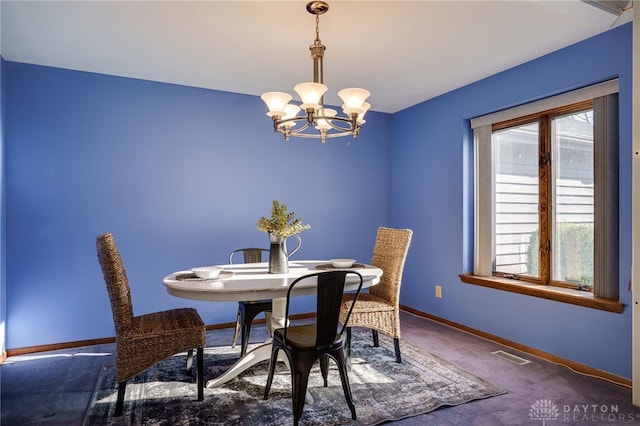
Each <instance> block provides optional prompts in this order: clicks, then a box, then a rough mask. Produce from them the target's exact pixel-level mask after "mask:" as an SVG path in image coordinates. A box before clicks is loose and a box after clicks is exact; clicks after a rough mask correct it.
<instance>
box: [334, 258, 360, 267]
mask: <svg viewBox="0 0 640 426" xmlns="http://www.w3.org/2000/svg"><path fill="white" fill-rule="evenodd" d="M330 262H331V266H333V267H334V268H351V267H352V266H353V264H354V263H355V262H356V260H355V259H331V260H330Z"/></svg>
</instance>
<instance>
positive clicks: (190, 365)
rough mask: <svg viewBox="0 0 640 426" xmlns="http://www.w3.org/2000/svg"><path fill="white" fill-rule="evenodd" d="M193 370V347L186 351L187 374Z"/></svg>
mask: <svg viewBox="0 0 640 426" xmlns="http://www.w3.org/2000/svg"><path fill="white" fill-rule="evenodd" d="M192 371H193V349H189V350H188V351H187V376H190V375H191V372H192Z"/></svg>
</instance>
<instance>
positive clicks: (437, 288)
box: [436, 285, 442, 298]
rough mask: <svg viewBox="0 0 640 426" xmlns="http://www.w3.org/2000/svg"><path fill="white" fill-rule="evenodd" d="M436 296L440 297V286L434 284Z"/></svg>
mask: <svg viewBox="0 0 640 426" xmlns="http://www.w3.org/2000/svg"><path fill="white" fill-rule="evenodd" d="M436 297H438V298H440V297H442V286H439V285H437V286H436Z"/></svg>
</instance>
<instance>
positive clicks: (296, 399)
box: [291, 361, 311, 426]
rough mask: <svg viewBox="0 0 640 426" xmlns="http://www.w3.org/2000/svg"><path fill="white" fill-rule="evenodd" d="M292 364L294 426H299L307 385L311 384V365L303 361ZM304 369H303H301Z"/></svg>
mask: <svg viewBox="0 0 640 426" xmlns="http://www.w3.org/2000/svg"><path fill="white" fill-rule="evenodd" d="M296 362H297V361H294V362H293V363H292V364H291V368H292V371H291V397H292V398H293V401H292V402H293V424H294V426H297V425H298V423H299V422H300V418H301V417H302V412H303V410H304V403H305V400H306V397H307V385H308V383H309V371H310V370H311V365H308V362H305V361H301V362H299V363H298V364H296ZM301 368H302V369H301Z"/></svg>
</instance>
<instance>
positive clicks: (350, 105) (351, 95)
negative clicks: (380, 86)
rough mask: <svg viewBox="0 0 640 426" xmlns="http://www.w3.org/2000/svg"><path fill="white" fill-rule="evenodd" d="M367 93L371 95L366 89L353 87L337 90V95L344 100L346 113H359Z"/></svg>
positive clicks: (367, 95)
mask: <svg viewBox="0 0 640 426" xmlns="http://www.w3.org/2000/svg"><path fill="white" fill-rule="evenodd" d="M369 95H371V92H369V91H368V90H365V89H358V88H355V87H352V88H348V89H342V90H341V91H339V92H338V96H340V98H341V99H342V102H344V106H343V110H344V113H345V114H347V115H349V114H360V113H361V112H362V111H363V110H364V108H363V107H362V105H363V104H364V101H365V100H366V99H367V98H368V97H369Z"/></svg>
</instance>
